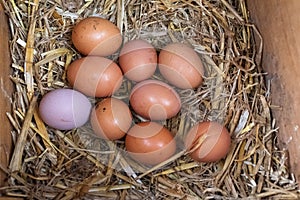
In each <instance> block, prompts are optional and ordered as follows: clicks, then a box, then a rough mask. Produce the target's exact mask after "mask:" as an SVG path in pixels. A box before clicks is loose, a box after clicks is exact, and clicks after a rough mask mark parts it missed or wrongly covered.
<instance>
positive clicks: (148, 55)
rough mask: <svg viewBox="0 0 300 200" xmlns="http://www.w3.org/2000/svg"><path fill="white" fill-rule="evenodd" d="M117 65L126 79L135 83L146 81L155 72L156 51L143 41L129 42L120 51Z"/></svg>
mask: <svg viewBox="0 0 300 200" xmlns="http://www.w3.org/2000/svg"><path fill="white" fill-rule="evenodd" d="M119 65H120V67H121V69H122V71H123V73H124V75H125V76H126V77H127V78H128V79H130V80H133V81H136V82H139V81H142V80H146V79H148V78H150V77H151V76H152V75H153V74H154V72H155V70H156V66H157V53H156V50H155V49H154V47H153V46H152V45H151V44H149V43H148V42H147V41H145V40H140V39H137V40H131V41H129V42H127V43H125V44H124V46H123V47H122V49H121V51H120V56H119Z"/></svg>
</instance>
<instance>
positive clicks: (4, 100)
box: [0, 4, 13, 186]
mask: <svg viewBox="0 0 300 200" xmlns="http://www.w3.org/2000/svg"><path fill="white" fill-rule="evenodd" d="M8 41H9V30H8V23H7V18H6V16H5V13H4V11H3V7H2V6H1V4H0V163H1V165H2V166H4V167H7V165H8V162H9V157H10V153H11V143H12V142H11V133H10V131H11V126H10V123H9V121H8V119H7V116H6V112H10V109H11V103H10V99H11V95H12V91H13V89H12V88H13V87H12V82H11V81H10V79H9V74H11V71H10V70H11V68H10V63H11V61H10V55H9V46H8ZM5 178H6V174H5V173H3V172H2V171H1V170H0V186H2V185H3V184H4V182H5Z"/></svg>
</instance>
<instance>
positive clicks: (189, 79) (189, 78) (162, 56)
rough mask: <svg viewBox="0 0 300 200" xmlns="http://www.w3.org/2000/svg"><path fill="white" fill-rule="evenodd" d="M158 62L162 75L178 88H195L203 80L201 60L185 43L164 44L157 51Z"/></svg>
mask: <svg viewBox="0 0 300 200" xmlns="http://www.w3.org/2000/svg"><path fill="white" fill-rule="evenodd" d="M158 63H159V71H160V73H161V74H162V76H163V77H164V78H165V79H166V80H167V81H168V82H169V83H170V84H172V85H174V86H176V87H178V88H181V89H191V88H197V87H199V86H200V85H201V84H202V82H203V75H204V68H203V64H202V61H201V59H200V58H199V56H198V54H197V53H196V52H195V51H194V49H192V48H190V47H189V46H187V45H185V44H181V43H171V44H168V45H167V46H165V47H164V48H163V49H162V50H161V51H160V53H159V56H158Z"/></svg>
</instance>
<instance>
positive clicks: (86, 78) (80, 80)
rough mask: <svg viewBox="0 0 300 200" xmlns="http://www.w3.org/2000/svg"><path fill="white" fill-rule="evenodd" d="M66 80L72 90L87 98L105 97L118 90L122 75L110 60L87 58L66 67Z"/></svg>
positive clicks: (94, 57) (95, 57) (96, 57)
mask: <svg viewBox="0 0 300 200" xmlns="http://www.w3.org/2000/svg"><path fill="white" fill-rule="evenodd" d="M67 79H68V82H69V84H70V85H71V86H72V87H73V88H75V89H76V90H78V91H80V92H82V93H83V94H85V95H87V96H91V97H107V96H111V95H112V94H113V93H114V92H115V91H117V90H118V89H119V88H120V86H121V84H122V80H123V74H122V71H121V69H120V67H119V66H118V65H117V64H116V63H115V62H113V61H112V60H110V59H107V58H104V57H98V56H87V57H83V58H79V59H77V60H75V61H73V62H72V63H71V64H70V65H69V66H68V69H67Z"/></svg>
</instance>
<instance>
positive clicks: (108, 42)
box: [72, 17, 122, 56]
mask: <svg viewBox="0 0 300 200" xmlns="http://www.w3.org/2000/svg"><path fill="white" fill-rule="evenodd" d="M72 42H73V44H74V46H75V48H76V49H77V50H78V51H79V52H80V53H82V54H83V55H96V56H108V55H111V54H113V53H115V52H116V51H117V50H118V49H119V48H120V46H121V44H122V36H121V33H120V30H119V28H118V27H117V26H116V25H114V24H113V23H111V22H110V21H109V20H106V19H103V18H100V17H88V18H85V19H83V20H81V21H80V22H79V23H78V24H76V25H75V27H74V29H73V31H72Z"/></svg>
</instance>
